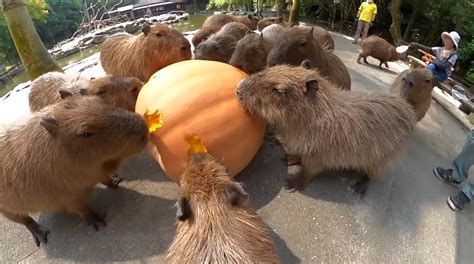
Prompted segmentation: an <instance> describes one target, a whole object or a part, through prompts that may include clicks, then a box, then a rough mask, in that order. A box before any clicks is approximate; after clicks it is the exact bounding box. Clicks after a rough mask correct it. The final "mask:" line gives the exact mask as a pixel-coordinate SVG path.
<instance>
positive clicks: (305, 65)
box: [301, 59, 311, 70]
mask: <svg viewBox="0 0 474 264" xmlns="http://www.w3.org/2000/svg"><path fill="white" fill-rule="evenodd" d="M301 67H303V68H305V69H307V70H309V69H311V63H310V62H309V60H308V59H306V60H304V61H303V62H301Z"/></svg>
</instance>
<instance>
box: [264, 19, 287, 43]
mask: <svg viewBox="0 0 474 264" xmlns="http://www.w3.org/2000/svg"><path fill="white" fill-rule="evenodd" d="M284 30H285V27H282V26H281V25H279V24H273V25H270V26H268V27H265V28H264V29H263V30H262V34H263V37H264V38H265V40H267V41H268V42H270V43H271V44H272V46H273V45H275V43H276V42H277V40H278V38H279V37H280V35H281V33H282V32H283V31H284Z"/></svg>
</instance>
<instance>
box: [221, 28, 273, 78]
mask: <svg viewBox="0 0 474 264" xmlns="http://www.w3.org/2000/svg"><path fill="white" fill-rule="evenodd" d="M272 47H273V45H272V44H271V43H270V42H268V41H267V40H266V39H265V38H264V37H263V34H257V33H255V32H253V31H248V32H247V34H246V35H245V37H243V38H242V39H240V40H239V41H238V42H237V45H236V47H235V51H234V53H233V54H232V58H231V59H230V61H229V64H230V65H233V66H234V67H237V68H239V69H241V70H242V71H244V72H246V73H247V74H252V73H255V72H258V71H260V70H263V68H265V66H266V65H267V57H268V53H269V52H270V50H271V48H272Z"/></svg>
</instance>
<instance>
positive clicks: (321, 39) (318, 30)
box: [299, 26, 335, 51]
mask: <svg viewBox="0 0 474 264" xmlns="http://www.w3.org/2000/svg"><path fill="white" fill-rule="evenodd" d="M299 27H300V28H303V29H307V30H309V29H310V27H307V26H299ZM313 28H314V29H313V37H314V38H315V39H317V40H318V43H320V44H321V46H322V47H323V48H324V49H326V50H328V51H333V50H334V48H335V43H334V39H333V38H332V36H331V33H329V31H327V30H326V29H324V28H322V27H313Z"/></svg>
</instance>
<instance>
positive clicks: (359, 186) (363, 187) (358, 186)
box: [351, 172, 370, 198]
mask: <svg viewBox="0 0 474 264" xmlns="http://www.w3.org/2000/svg"><path fill="white" fill-rule="evenodd" d="M357 174H358V177H359V178H358V179H357V181H356V183H354V184H353V185H352V186H351V189H352V192H353V193H354V195H358V196H359V197H360V198H363V197H364V195H365V193H366V192H367V187H369V183H370V178H369V175H368V174H367V173H365V172H358V173H357Z"/></svg>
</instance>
